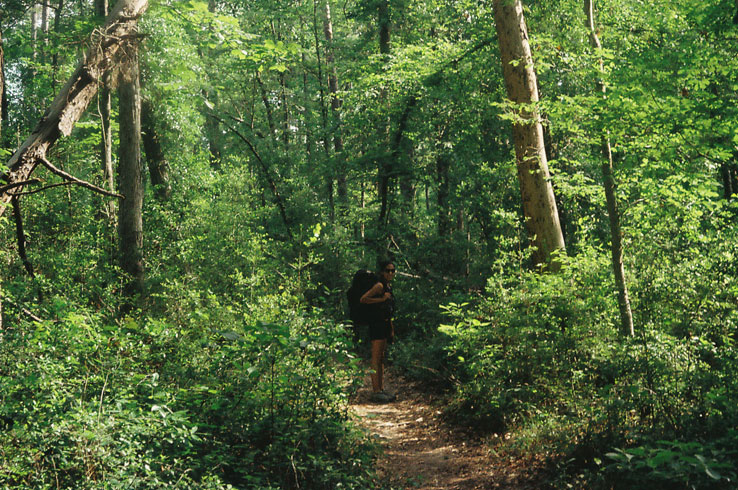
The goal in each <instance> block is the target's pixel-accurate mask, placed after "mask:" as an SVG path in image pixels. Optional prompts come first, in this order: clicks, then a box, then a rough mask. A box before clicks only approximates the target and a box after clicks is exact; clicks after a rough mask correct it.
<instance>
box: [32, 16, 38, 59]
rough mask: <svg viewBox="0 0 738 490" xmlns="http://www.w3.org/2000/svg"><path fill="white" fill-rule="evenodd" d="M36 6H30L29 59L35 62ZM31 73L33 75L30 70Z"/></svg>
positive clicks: (36, 37)
mask: <svg viewBox="0 0 738 490" xmlns="http://www.w3.org/2000/svg"><path fill="white" fill-rule="evenodd" d="M36 24H38V5H36V4H35V3H33V4H32V5H31V59H32V60H33V61H36V56H37V54H38V53H37V48H38V46H37V42H38V27H37V26H36ZM32 73H35V69H32Z"/></svg>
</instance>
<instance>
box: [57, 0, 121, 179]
mask: <svg viewBox="0 0 738 490" xmlns="http://www.w3.org/2000/svg"><path fill="white" fill-rule="evenodd" d="M63 8H64V0H59V2H58V3H57V4H56V12H54V34H57V35H58V34H59V33H60V32H61V13H62V9H63ZM107 15H108V14H107V10H106V13H105V15H104V17H107ZM57 39H58V38H57ZM53 51H54V54H53V55H52V56H51V88H52V91H56V72H57V70H58V69H59V47H58V46H55V47H54V50H53ZM111 191H112V189H111Z"/></svg>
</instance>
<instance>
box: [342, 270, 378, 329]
mask: <svg viewBox="0 0 738 490" xmlns="http://www.w3.org/2000/svg"><path fill="white" fill-rule="evenodd" d="M378 282H379V276H377V275H376V274H375V273H373V272H372V271H368V270H363V269H362V270H359V271H356V273H355V274H354V278H353V279H352V281H351V287H350V288H349V289H348V291H346V296H347V297H348V306H349V318H351V321H352V322H354V324H366V323H369V321H370V317H371V314H372V306H373V305H367V304H364V303H361V297H362V296H363V295H364V293H366V292H367V291H369V290H370V289H371V288H372V286H374V285H375V284H376V283H378Z"/></svg>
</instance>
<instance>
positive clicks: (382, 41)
mask: <svg viewBox="0 0 738 490" xmlns="http://www.w3.org/2000/svg"><path fill="white" fill-rule="evenodd" d="M377 26H378V28H379V53H380V54H382V55H385V56H386V57H388V56H389V54H390V51H391V44H390V29H391V20H390V6H389V0H379V2H378V3H377ZM386 96H387V94H386V91H385V90H383V91H382V95H381V98H382V99H384V98H386ZM379 126H380V127H379V131H380V135H379V137H380V144H381V142H382V141H384V140H385V137H386V129H387V128H383V127H382V125H381V124H380V125H379ZM393 163H394V162H393V161H392V160H391V157H390V156H389V155H386V156H382V157H381V159H380V162H379V201H380V203H381V205H380V209H379V225H380V226H383V225H384V223H385V220H386V219H387V213H388V208H387V206H388V204H389V203H388V194H389V182H390V176H391V174H392V173H393V170H394V165H393Z"/></svg>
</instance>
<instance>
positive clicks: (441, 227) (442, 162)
mask: <svg viewBox="0 0 738 490" xmlns="http://www.w3.org/2000/svg"><path fill="white" fill-rule="evenodd" d="M449 168H450V164H449V158H448V155H447V154H445V153H439V155H438V156H437V157H436V178H437V180H438V194H437V196H436V197H437V205H438V236H439V237H445V236H447V235H448V234H449V231H450V230H451V210H450V209H449V207H448V195H449V180H448V177H449V175H448V173H449V172H448V171H449Z"/></svg>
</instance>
